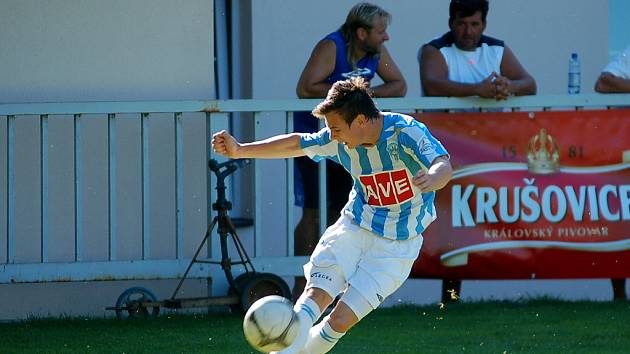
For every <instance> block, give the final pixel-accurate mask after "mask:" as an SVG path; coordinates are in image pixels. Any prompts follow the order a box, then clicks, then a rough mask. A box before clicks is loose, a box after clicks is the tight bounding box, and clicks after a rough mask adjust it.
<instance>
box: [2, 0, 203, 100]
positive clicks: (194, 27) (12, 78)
mask: <svg viewBox="0 0 630 354" xmlns="http://www.w3.org/2000/svg"><path fill="white" fill-rule="evenodd" d="M0 43H1V47H0V63H2V64H1V65H0V81H1V82H2V84H1V85H0V103H8V102H41V101H114V100H177V99H209V98H213V97H214V77H213V75H214V74H213V70H214V69H213V64H214V59H213V58H214V49H213V48H214V44H213V1H212V0H186V1H181V0H180V1H172V0H108V1H99V0H58V1H47V0H3V1H1V2H0Z"/></svg>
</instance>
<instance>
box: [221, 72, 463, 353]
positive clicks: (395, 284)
mask: <svg viewBox="0 0 630 354" xmlns="http://www.w3.org/2000/svg"><path fill="white" fill-rule="evenodd" d="M368 90H369V89H368V85H367V82H366V81H365V80H364V79H362V78H358V77H355V78H351V79H348V80H345V81H338V82H336V83H335V84H334V85H333V86H332V88H331V89H330V90H329V91H328V96H327V97H326V99H325V100H324V101H323V102H321V103H320V104H319V105H318V106H317V107H316V108H315V109H314V110H313V114H314V115H315V116H317V117H318V118H320V119H323V120H324V121H325V123H326V127H325V128H323V129H322V130H320V131H319V132H316V133H289V134H284V135H278V136H274V137H271V138H268V139H265V140H260V141H255V142H251V143H240V142H238V141H237V140H236V139H235V138H234V137H233V136H231V135H230V134H229V133H228V132H226V131H220V132H217V133H215V134H214V135H213V138H212V146H213V149H214V151H215V152H217V153H219V154H222V155H225V156H227V157H230V158H288V157H297V156H305V155H306V156H308V157H310V158H311V159H313V160H315V161H320V160H322V159H329V160H332V161H334V162H336V163H338V164H340V165H341V166H343V168H344V169H345V170H347V171H348V172H349V173H350V175H351V176H352V179H353V182H354V185H353V188H352V191H351V192H350V195H349V200H348V202H347V203H346V205H345V206H344V208H343V210H342V213H341V216H340V217H339V219H338V220H337V222H336V223H335V224H334V225H332V226H330V227H329V228H328V229H327V230H326V232H325V233H324V235H322V237H321V239H320V242H319V243H318V244H317V246H316V248H315V250H314V251H313V254H312V255H311V257H310V259H309V262H308V263H307V264H306V265H305V266H304V275H305V276H306V279H307V284H306V287H305V290H304V292H303V293H302V295H301V296H300V297H299V299H298V300H297V302H296V305H295V311H296V312H297V314H298V317H299V318H300V334H299V335H298V337H297V338H296V339H295V341H294V342H293V343H292V344H291V346H289V347H288V348H286V349H285V350H283V351H281V352H280V353H287V354H288V353H310V354H317V353H326V352H328V351H330V350H331V349H332V347H333V346H334V345H335V344H336V343H337V341H338V340H339V339H340V338H341V337H342V336H343V335H344V334H345V333H346V332H347V331H348V330H349V329H350V328H351V327H352V326H354V325H355V324H356V323H357V322H359V321H360V320H361V319H362V318H363V317H364V316H366V315H367V314H368V313H370V312H371V311H372V310H374V309H375V308H377V307H378V306H379V305H380V304H381V303H382V302H383V300H384V299H385V298H386V297H387V296H389V295H390V294H391V293H393V292H394V291H395V290H396V289H398V288H399V287H400V286H401V285H402V283H403V282H404V281H405V280H406V279H407V277H408V276H409V273H410V271H411V268H412V265H413V263H414V261H415V260H416V259H417V257H418V255H419V253H420V248H421V246H422V242H423V238H422V233H423V232H424V230H425V229H426V228H427V227H428V226H429V224H430V223H431V222H432V221H433V220H435V218H436V217H437V214H436V210H435V206H434V199H435V191H436V190H438V189H441V188H443V187H444V186H445V185H446V184H447V183H448V181H449V180H450V178H451V175H452V168H451V164H450V162H449V155H448V152H447V151H446V149H445V148H444V146H443V145H442V144H441V143H440V141H438V140H437V139H436V138H434V137H433V136H432V135H431V133H430V132H429V130H428V129H427V127H426V126H425V125H424V124H422V123H420V122H418V121H416V120H415V119H414V118H412V117H410V116H407V115H404V114H400V113H386V112H381V111H379V110H378V108H377V107H376V104H375V102H374V101H373V99H372V97H371V96H370V93H369V91H368ZM338 294H342V296H341V298H340V300H339V302H338V303H337V305H336V306H335V308H334V309H333V310H332V312H331V313H330V314H329V315H328V316H326V317H325V318H324V319H323V320H322V321H321V322H320V323H318V324H317V325H316V326H313V323H315V322H316V321H317V320H318V319H319V317H320V316H321V313H322V310H324V309H326V307H327V306H328V305H329V304H330V303H331V302H332V301H333V299H334V298H335V296H337V295H338Z"/></svg>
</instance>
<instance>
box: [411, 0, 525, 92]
mask: <svg viewBox="0 0 630 354" xmlns="http://www.w3.org/2000/svg"><path fill="white" fill-rule="evenodd" d="M449 14H450V17H449V20H448V24H449V27H450V29H451V30H450V31H449V32H447V33H446V34H444V35H443V36H441V37H439V38H436V39H434V40H432V41H431V42H429V43H427V44H425V45H423V46H422V48H420V53H419V54H420V55H419V58H418V60H419V62H420V81H421V84H422V91H423V95H425V96H456V97H463V96H479V97H484V98H495V99H497V100H502V99H506V98H507V97H509V96H511V95H533V94H536V81H535V80H534V78H533V77H532V76H531V75H529V73H528V72H527V71H526V70H525V68H523V66H522V65H521V64H520V63H519V61H518V59H516V56H515V55H514V53H513V52H512V51H511V50H510V48H508V47H507V46H506V45H505V44H504V43H503V41H501V40H498V39H495V38H492V37H488V36H484V35H483V31H484V30H485V29H486V16H487V14H488V1H487V0H451V4H450V8H449Z"/></svg>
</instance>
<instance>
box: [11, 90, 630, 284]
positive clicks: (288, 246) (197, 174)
mask: <svg viewBox="0 0 630 354" xmlns="http://www.w3.org/2000/svg"><path fill="white" fill-rule="evenodd" d="M318 102H319V100H225V101H178V102H94V103H37V104H0V284H8V283H31V282H37V283H41V282H58V281H94V280H124V279H173V278H178V277H180V276H181V275H182V274H183V271H184V270H185V267H186V265H187V264H188V262H189V261H190V258H191V257H192V254H193V253H194V250H195V248H196V246H197V245H198V244H199V242H200V240H201V238H202V237H203V234H204V232H205V230H206V227H207V225H208V224H209V222H210V221H211V220H212V217H213V214H212V210H211V203H212V201H213V200H214V191H213V189H212V188H213V186H214V183H213V182H212V176H211V175H210V173H209V171H208V168H207V161H208V159H209V158H211V157H213V156H211V152H210V146H209V143H210V142H209V140H210V139H209V137H210V136H211V134H212V132H215V131H217V130H220V129H240V130H241V131H242V132H244V133H243V134H244V135H245V136H248V137H249V138H261V137H264V136H266V135H268V130H265V128H264V127H265V126H266V125H267V122H268V121H270V120H272V119H275V120H276V121H277V122H280V123H279V124H280V125H282V127H283V128H282V130H286V131H291V130H292V123H291V122H292V119H291V118H292V112H294V111H303V110H310V109H312V107H314V106H315V104H316V103H318ZM378 104H379V106H380V108H381V109H383V110H393V111H400V112H420V111H422V110H433V109H449V110H458V109H482V110H483V109H493V108H504V109H507V110H522V111H525V110H527V111H529V110H532V111H538V110H551V109H553V110H566V109H601V108H608V107H612V106H630V95H628V94H614V95H599V94H594V95H575V96H568V95H558V96H528V97H513V98H510V99H509V100H508V101H501V102H498V101H492V100H484V99H478V98H400V99H397V98H391V99H380V100H378ZM247 115H253V117H251V118H250V117H247ZM626 139H627V137H626ZM219 159H220V158H219ZM321 166H322V167H320V168H322V170H323V166H324V164H321ZM250 168H251V167H250ZM292 170H293V163H292V160H279V161H278V160H277V161H268V160H267V161H256V162H254V164H253V171H242V173H243V175H242V176H240V177H237V178H236V179H233V180H232V181H231V182H232V186H233V187H232V188H230V191H229V194H228V195H229V196H230V199H231V200H232V201H233V202H234V203H235V205H236V208H235V209H236V210H235V211H234V212H233V214H234V215H238V216H245V217H248V216H251V218H253V220H254V226H253V230H252V229H247V228H244V229H240V230H239V231H241V230H242V231H243V232H242V235H241V238H242V239H243V241H244V243H245V245H246V248H247V249H248V252H249V253H250V256H252V260H253V263H254V265H255V266H256V268H257V270H259V271H268V272H273V273H276V274H278V275H281V276H292V275H299V274H301V265H302V264H303V263H304V262H305V258H304V257H293V256H292V255H293V252H292V250H293V228H294V224H295V223H294V213H295V212H298V211H299V209H296V208H295V207H294V206H293V193H292V191H293V173H292ZM322 172H323V173H325V171H322ZM270 180H271V181H272V183H270V182H269V181H270ZM321 180H322V182H321V183H320V188H321V189H323V188H325V186H324V183H325V179H321ZM208 181H210V183H208ZM250 181H253V183H251V182H250ZM252 184H253V187H252ZM321 199H322V200H321V201H320V202H321V203H325V200H323V199H324V198H321ZM270 200H273V201H274V202H273V203H274V204H273V205H272V207H268V206H269V203H271V202H269V201H270ZM277 201H279V202H277ZM322 210H325V208H322ZM321 220H322V221H324V220H326V218H325V217H322V218H321ZM320 227H321V228H322V229H323V227H324V225H321V226H320ZM243 235H245V236H243ZM211 241H212V242H211V244H210V246H209V249H208V258H211V259H218V258H219V257H220V250H219V246H218V245H219V243H218V240H217V238H216V237H212V239H211ZM235 272H236V273H238V269H235ZM191 277H193V278H213V279H215V278H217V279H222V278H223V274H222V271H221V269H220V267H219V266H208V265H195V266H194V267H193V269H192V271H191ZM214 286H215V289H216V291H217V292H219V293H220V292H221V291H224V290H225V289H226V284H225V282H217V283H216V284H215V285H214Z"/></svg>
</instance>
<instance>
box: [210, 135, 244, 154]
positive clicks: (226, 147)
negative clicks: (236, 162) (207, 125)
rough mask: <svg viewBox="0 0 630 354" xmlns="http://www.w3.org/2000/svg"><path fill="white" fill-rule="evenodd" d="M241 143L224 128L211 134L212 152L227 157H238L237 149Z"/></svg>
mask: <svg viewBox="0 0 630 354" xmlns="http://www.w3.org/2000/svg"><path fill="white" fill-rule="evenodd" d="M240 146H241V144H240V143H239V142H238V141H236V139H234V137H233V136H232V135H230V133H228V132H226V131H225V130H221V131H220V132H217V133H214V135H212V149H213V150H214V152H216V153H218V154H221V155H224V156H227V157H229V158H238V156H237V154H238V150H239V148H240Z"/></svg>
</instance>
